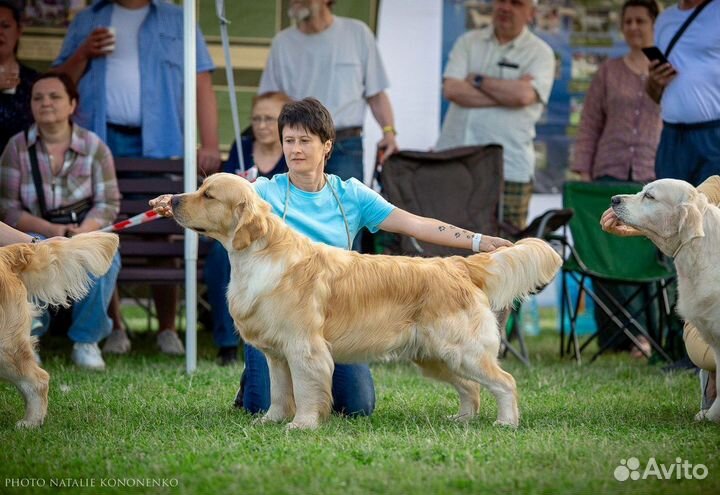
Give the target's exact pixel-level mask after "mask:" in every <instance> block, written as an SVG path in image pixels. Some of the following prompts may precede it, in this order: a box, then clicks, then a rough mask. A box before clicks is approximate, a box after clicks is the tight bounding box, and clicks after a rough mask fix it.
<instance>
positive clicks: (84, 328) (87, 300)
mask: <svg viewBox="0 0 720 495" xmlns="http://www.w3.org/2000/svg"><path fill="white" fill-rule="evenodd" d="M119 271H120V255H119V254H118V253H115V256H114V257H113V260H112V264H111V265H110V269H109V270H108V271H107V273H106V274H105V275H103V276H102V277H94V276H92V277H91V278H92V280H93V284H92V287H91V288H90V291H89V292H88V295H87V296H85V297H84V298H83V299H82V300H80V301H76V302H75V303H74V304H73V307H72V323H71V324H70V329H69V331H68V337H70V340H72V341H73V342H77V343H80V344H94V343H97V342H100V341H101V340H102V339H104V338H105V337H107V336H108V335H110V332H111V331H112V320H110V318H109V317H108V314H107V310H108V306H109V305H110V298H111V297H112V293H113V291H114V290H115V282H116V281H117V276H118V272H119ZM40 321H41V322H42V327H38V328H36V329H34V330H33V332H32V333H33V335H35V336H40V335H43V334H44V333H45V332H47V330H48V328H49V326H50V313H49V312H48V311H45V312H44V313H43V314H42V315H41V316H40Z"/></svg>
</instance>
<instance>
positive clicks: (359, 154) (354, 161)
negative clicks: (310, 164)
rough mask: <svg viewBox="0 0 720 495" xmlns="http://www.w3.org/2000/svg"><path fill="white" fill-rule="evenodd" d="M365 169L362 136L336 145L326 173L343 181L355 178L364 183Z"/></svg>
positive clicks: (326, 167)
mask: <svg viewBox="0 0 720 495" xmlns="http://www.w3.org/2000/svg"><path fill="white" fill-rule="evenodd" d="M363 168H364V166H363V141H362V136H357V137H352V138H347V139H343V140H342V141H338V142H336V143H335V145H334V146H333V151H332V155H330V160H328V162H327V165H326V166H325V171H326V172H327V173H329V174H333V175H337V176H338V177H340V178H341V179H342V180H348V179H349V178H350V177H355V178H356V179H357V180H359V181H360V182H362V181H363Z"/></svg>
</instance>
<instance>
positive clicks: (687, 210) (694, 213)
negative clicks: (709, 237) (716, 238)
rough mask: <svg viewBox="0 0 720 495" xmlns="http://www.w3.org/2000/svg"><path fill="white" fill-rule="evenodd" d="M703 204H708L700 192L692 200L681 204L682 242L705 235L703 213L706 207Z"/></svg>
mask: <svg viewBox="0 0 720 495" xmlns="http://www.w3.org/2000/svg"><path fill="white" fill-rule="evenodd" d="M703 203H704V205H703ZM698 206H700V208H699V207H698ZM703 206H707V200H706V199H705V197H704V196H703V195H702V194H698V195H697V196H696V197H695V198H693V200H691V201H690V202H688V203H683V204H681V205H680V212H679V216H678V234H679V236H680V241H681V242H687V241H689V240H690V239H694V238H695V237H705V231H704V230H703V213H702V212H703V211H705V208H703ZM701 208H702V211H701Z"/></svg>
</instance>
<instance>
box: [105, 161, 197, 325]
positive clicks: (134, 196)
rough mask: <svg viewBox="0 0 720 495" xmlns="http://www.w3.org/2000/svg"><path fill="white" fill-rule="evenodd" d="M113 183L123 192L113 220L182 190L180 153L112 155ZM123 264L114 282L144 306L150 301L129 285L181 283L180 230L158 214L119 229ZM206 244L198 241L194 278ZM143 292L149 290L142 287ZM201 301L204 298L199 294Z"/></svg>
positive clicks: (145, 209)
mask: <svg viewBox="0 0 720 495" xmlns="http://www.w3.org/2000/svg"><path fill="white" fill-rule="evenodd" d="M115 171H116V173H117V176H118V186H119V188H120V192H121V193H122V195H123V199H122V201H121V204H120V213H119V215H118V219H117V221H121V220H124V219H127V218H130V217H132V216H134V215H137V214H139V213H142V212H144V211H147V210H149V209H150V206H149V205H148V201H149V200H150V199H152V198H155V197H157V196H159V195H161V194H177V193H182V192H183V188H184V184H183V161H182V159H171V160H156V159H149V158H124V157H118V158H115ZM118 234H119V235H120V257H121V260H122V268H121V270H120V273H119V275H118V281H117V283H118V287H120V291H121V294H122V295H123V296H129V297H132V298H133V299H135V300H136V301H138V303H139V304H140V306H142V307H143V308H145V309H146V311H148V318H149V317H150V315H151V313H152V307H151V305H150V303H149V301H147V302H146V303H142V302H141V299H147V295H143V296H141V295H138V294H140V293H139V292H138V291H137V290H132V289H131V288H130V287H129V286H140V285H147V284H152V285H155V284H168V285H171V284H176V285H180V286H184V285H185V268H184V266H185V260H184V253H185V243H184V230H183V229H182V228H181V227H180V226H178V225H177V224H176V223H175V221H174V220H173V219H171V218H161V219H158V220H154V221H152V222H148V223H145V224H141V225H136V226H134V227H129V228H127V229H125V230H122V231H120V232H118ZM209 247H210V243H209V242H203V241H201V242H200V243H199V246H198V270H197V273H198V279H199V280H202V260H203V258H204V257H205V255H206V254H207V252H208V250H209ZM144 292H145V294H147V293H148V292H149V291H147V290H145V291H144ZM199 301H200V303H201V304H202V305H204V306H206V309H208V307H207V304H206V303H205V302H204V301H203V300H202V299H201V298H199Z"/></svg>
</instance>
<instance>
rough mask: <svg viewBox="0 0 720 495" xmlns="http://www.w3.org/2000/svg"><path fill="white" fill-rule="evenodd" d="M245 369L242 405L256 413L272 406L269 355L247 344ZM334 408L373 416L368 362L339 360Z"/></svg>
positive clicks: (372, 394) (373, 401)
mask: <svg viewBox="0 0 720 495" xmlns="http://www.w3.org/2000/svg"><path fill="white" fill-rule="evenodd" d="M244 354H245V369H244V370H243V374H242V378H241V379H240V391H239V392H238V394H239V395H240V397H241V398H242V408H243V409H245V410H246V411H248V412H250V413H252V414H256V413H260V412H265V411H267V410H268V409H269V408H270V371H269V369H268V365H267V360H266V359H265V355H264V354H263V353H262V352H260V351H259V350H257V349H256V348H254V347H253V346H251V345H248V344H245V348H244ZM332 395H333V410H334V411H335V412H338V413H341V414H347V415H350V416H369V415H370V414H372V412H373V411H374V410H375V384H374V383H373V377H372V374H371V373H370V367H369V366H368V365H367V364H336V365H335V372H334V373H333V379H332Z"/></svg>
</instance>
